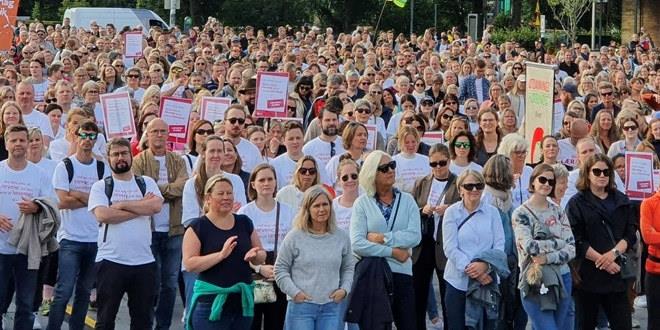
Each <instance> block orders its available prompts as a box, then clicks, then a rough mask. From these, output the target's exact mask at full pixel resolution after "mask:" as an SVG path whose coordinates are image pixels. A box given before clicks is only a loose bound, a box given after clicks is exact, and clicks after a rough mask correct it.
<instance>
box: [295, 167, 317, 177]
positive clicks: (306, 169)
mask: <svg viewBox="0 0 660 330" xmlns="http://www.w3.org/2000/svg"><path fill="white" fill-rule="evenodd" d="M298 173H300V174H302V175H316V168H314V167H301V168H300V169H298Z"/></svg>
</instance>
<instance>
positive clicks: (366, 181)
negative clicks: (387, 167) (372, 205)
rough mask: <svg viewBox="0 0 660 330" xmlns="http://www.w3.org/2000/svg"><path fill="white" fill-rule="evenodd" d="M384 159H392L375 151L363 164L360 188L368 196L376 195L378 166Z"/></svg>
mask: <svg viewBox="0 0 660 330" xmlns="http://www.w3.org/2000/svg"><path fill="white" fill-rule="evenodd" d="M383 157H388V158H391V157H390V155H388V154H386V153H385V152H383V151H380V150H374V151H372V152H371V153H369V155H368V156H367V158H366V159H365V160H364V163H363V164H362V168H361V169H360V178H359V181H360V187H362V189H364V191H365V192H366V193H367V195H368V196H373V195H375V194H376V174H378V166H380V161H381V160H382V159H383Z"/></svg>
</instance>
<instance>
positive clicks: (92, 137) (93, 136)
mask: <svg viewBox="0 0 660 330" xmlns="http://www.w3.org/2000/svg"><path fill="white" fill-rule="evenodd" d="M97 136H98V133H82V132H80V133H78V137H80V139H81V140H96V137H97Z"/></svg>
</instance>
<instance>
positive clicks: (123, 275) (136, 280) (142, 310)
mask: <svg viewBox="0 0 660 330" xmlns="http://www.w3.org/2000/svg"><path fill="white" fill-rule="evenodd" d="M96 271H97V276H96V296H97V298H96V300H97V301H98V315H97V320H96V329H98V330H103V329H114V328H115V318H116V316H117V311H118V310H119V305H120V304H121V299H122V297H123V296H124V293H126V294H128V313H129V315H130V317H131V330H138V329H139V330H144V329H151V328H153V324H152V323H153V313H154V309H153V302H154V299H156V287H155V286H154V285H153V284H154V282H155V281H156V263H155V262H152V263H149V264H145V265H139V266H127V265H121V264H118V263H114V262H111V261H107V260H103V261H101V262H98V263H96Z"/></svg>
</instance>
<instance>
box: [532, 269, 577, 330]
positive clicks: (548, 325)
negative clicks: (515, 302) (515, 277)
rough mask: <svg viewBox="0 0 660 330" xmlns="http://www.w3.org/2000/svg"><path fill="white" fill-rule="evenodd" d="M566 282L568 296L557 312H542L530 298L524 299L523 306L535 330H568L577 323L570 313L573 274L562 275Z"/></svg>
mask: <svg viewBox="0 0 660 330" xmlns="http://www.w3.org/2000/svg"><path fill="white" fill-rule="evenodd" d="M561 278H562V281H563V282H564V290H565V291H566V296H565V297H564V299H562V300H561V301H559V303H558V304H557V310H555V311H542V310H541V306H539V305H538V304H537V303H535V302H534V301H532V300H531V299H530V298H524V297H522V296H521V297H522V304H523V307H524V308H525V311H526V312H527V316H528V317H529V319H530V321H531V322H532V329H533V330H560V329H561V330H566V329H571V328H573V323H574V322H575V321H574V320H573V318H572V317H570V315H569V313H570V310H571V304H572V303H573V298H572V297H571V291H572V285H573V280H572V279H571V273H566V274H564V275H562V277H561Z"/></svg>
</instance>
